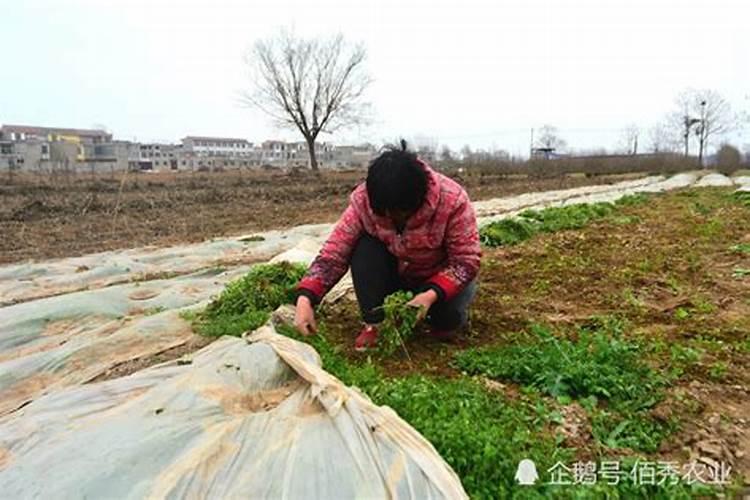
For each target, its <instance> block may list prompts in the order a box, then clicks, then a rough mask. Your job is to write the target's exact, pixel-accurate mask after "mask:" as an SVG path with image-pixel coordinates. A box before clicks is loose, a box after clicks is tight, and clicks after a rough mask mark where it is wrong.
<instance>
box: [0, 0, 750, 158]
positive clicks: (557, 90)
mask: <svg viewBox="0 0 750 500" xmlns="http://www.w3.org/2000/svg"><path fill="white" fill-rule="evenodd" d="M279 27H293V28H294V29H295V31H296V32H297V33H298V34H301V35H318V34H331V33H336V32H341V33H343V34H344V36H345V37H346V38H347V39H349V40H352V41H361V42H364V44H365V46H366V47H367V50H368V60H367V67H368V69H369V71H370V73H371V74H372V76H373V77H374V79H375V82H374V84H373V85H372V87H371V89H370V93H369V96H370V100H371V102H372V103H373V105H374V109H375V111H376V117H377V121H376V123H375V124H374V125H373V126H371V127H369V128H368V129H364V130H350V131H347V132H343V133H340V134H338V135H336V136H334V137H330V136H326V137H325V138H324V140H333V141H334V142H338V143H343V142H360V141H363V140H369V141H372V142H376V143H378V142H382V141H385V140H389V139H392V138H394V137H396V136H406V137H416V136H425V137H433V138H435V140H437V141H438V142H439V143H441V144H443V143H447V144H449V145H450V146H451V147H453V148H455V149H459V148H460V147H461V146H462V145H464V144H470V145H471V146H472V147H474V148H478V147H484V148H487V147H497V148H504V149H506V150H508V151H510V152H511V153H515V154H524V153H526V151H527V150H528V143H529V130H530V128H531V127H540V126H541V125H543V124H545V123H550V124H553V125H556V126H557V127H559V129H560V131H561V133H562V135H563V136H564V138H565V139H566V140H567V142H568V143H569V145H570V146H571V147H574V148H591V147H595V146H603V147H610V148H611V147H614V146H616V145H617V143H618V141H619V139H620V137H621V130H622V129H623V128H625V127H626V126H627V125H628V124H631V123H634V124H637V125H638V126H640V127H642V128H644V129H647V128H648V127H649V126H651V125H652V124H653V123H654V122H656V121H657V120H659V118H661V117H662V116H663V115H664V114H665V113H666V112H668V111H669V110H670V109H671V108H672V105H673V100H674V96H675V94H677V93H678V92H679V91H680V90H682V89H684V88H686V87H698V88H712V89H715V90H717V91H719V92H720V93H722V94H723V95H724V96H725V97H726V98H727V99H728V100H729V101H730V103H731V104H732V106H733V107H734V109H735V110H737V111H750V97H749V96H750V2H748V0H734V1H733V0H679V1H677V0H616V1H615V0H578V1H572V0H502V1H500V0H494V1H477V0H453V1H450V2H448V1H438V0H427V1H415V0H398V1H391V0H379V1H369V2H358V1H351V0H349V1H343V0H341V1H327V0H326V1H309V0H307V1H290V0H271V1H267V0H260V1H259V0H242V1H230V0H208V1H197V0H179V1H167V0H148V1H146V0H141V1H136V0H128V1H124V0H123V1H120V0H96V1H94V0H88V1H85V0H81V1H64V0H47V1H41V0H23V1H10V0H8V1H6V2H3V6H2V8H1V9H0V47H2V49H0V54H2V57H1V61H2V62H1V63H0V82H2V83H0V123H13V124H34V125H46V126H69V127H91V126H92V125H95V124H97V125H98V124H101V125H105V126H106V127H107V128H108V129H109V130H111V131H112V132H113V133H114V134H115V135H116V137H118V138H123V139H138V140H142V141H146V140H157V141H177V140H179V139H180V138H181V137H183V136H185V135H220V136H231V137H246V138H248V139H250V140H251V141H255V142H257V141H260V140H264V139H268V138H287V139H290V138H295V137H296V136H295V135H294V134H293V133H292V132H286V131H282V130H277V129H274V128H273V127H272V126H270V124H269V121H268V119H267V118H266V117H265V116H263V115H262V114H260V113H259V112H258V111H255V110H252V109H247V108H244V107H242V106H240V105H239V104H238V102H237V95H238V93H239V92H240V91H241V90H242V89H243V88H246V87H247V70H246V68H245V66H244V65H243V62H242V61H243V54H244V53H245V52H246V51H247V50H248V48H249V47H250V46H251V45H252V43H253V41H254V40H256V39H257V38H259V37H261V38H265V37H267V36H269V35H270V34H272V33H274V32H275V31H277V29H278V28H279ZM644 140H645V139H644ZM732 140H733V141H735V142H736V143H738V145H741V146H742V145H745V144H750V136H748V127H745V130H744V131H743V132H741V133H736V134H734V136H733V137H732ZM749 147H750V146H749Z"/></svg>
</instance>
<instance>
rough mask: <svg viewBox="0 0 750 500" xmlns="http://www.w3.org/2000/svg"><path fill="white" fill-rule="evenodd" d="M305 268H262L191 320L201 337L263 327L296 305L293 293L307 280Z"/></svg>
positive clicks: (228, 288) (282, 264)
mask: <svg viewBox="0 0 750 500" xmlns="http://www.w3.org/2000/svg"><path fill="white" fill-rule="evenodd" d="M305 271H306V267H305V266H304V265H302V264H296V263H294V264H293V263H289V262H280V263H278V264H259V265H256V266H254V267H253V268H252V269H251V270H250V272H248V273H247V274H246V275H245V276H243V277H242V278H240V279H238V280H235V281H232V282H231V283H229V284H228V285H227V286H226V288H225V289H224V291H222V292H221V295H219V296H218V297H217V298H215V299H214V300H213V301H212V302H211V303H210V304H209V305H208V306H207V307H206V309H204V310H203V311H201V312H199V313H197V314H196V315H194V317H193V318H192V321H193V328H194V329H195V331H197V332H198V333H200V334H202V335H206V336H210V337H218V336H221V335H241V334H242V333H244V332H246V331H248V330H253V329H255V328H258V327H259V326H261V325H263V323H265V322H266V321H268V318H269V317H270V314H271V313H272V312H273V311H274V310H275V309H276V308H277V307H279V306H280V305H282V304H288V303H291V302H293V301H294V293H295V291H294V289H295V286H296V285H297V283H298V282H299V280H300V279H302V277H303V276H304V274H305Z"/></svg>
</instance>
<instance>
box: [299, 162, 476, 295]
mask: <svg viewBox="0 0 750 500" xmlns="http://www.w3.org/2000/svg"><path fill="white" fill-rule="evenodd" d="M419 161H420V164H421V165H422V168H424V170H425V172H426V173H427V193H426V195H425V201H424V203H423V204H422V206H421V207H420V208H419V209H418V210H417V212H416V213H415V214H414V215H412V216H411V217H410V218H409V220H408V222H407V223H406V227H405V228H404V230H403V231H402V233H401V234H400V235H399V234H398V233H397V231H396V227H395V226H394V224H393V222H392V221H391V219H390V218H388V217H382V216H379V215H376V214H375V213H374V212H373V210H372V208H371V207H370V202H369V198H368V196H367V188H366V185H365V183H364V182H363V183H361V184H360V185H359V186H357V187H356V188H355V189H354V191H353V192H352V194H351V197H350V201H349V206H348V207H347V208H346V210H345V211H344V213H343V214H342V215H341V218H340V219H339V221H338V222H337V223H336V226H335V227H334V229H333V232H332V233H331V235H330V236H329V237H328V240H327V241H326V242H325V243H324V244H323V248H322V249H321V251H320V253H319V254H318V256H317V257H316V258H315V260H314V261H313V263H312V264H311V266H310V269H309V270H308V272H307V274H306V276H305V277H304V278H303V279H302V281H300V283H299V285H298V289H299V290H304V291H307V292H310V293H312V294H313V296H314V298H316V299H317V301H320V299H322V298H323V296H324V295H325V294H326V293H327V292H328V291H329V290H330V289H331V288H332V287H333V286H334V285H335V284H336V283H337V282H338V281H339V280H340V279H341V277H342V276H343V275H344V274H346V271H347V269H348V267H349V259H350V257H351V254H352V251H353V249H354V246H355V244H356V243H357V240H358V239H359V237H360V236H361V235H362V234H363V233H367V234H370V235H372V236H374V237H376V238H378V239H379V240H380V241H382V242H383V243H385V245H386V247H387V248H388V251H389V252H391V253H392V254H393V255H394V256H396V258H397V259H398V270H399V274H400V276H401V278H402V279H403V281H404V282H405V283H406V284H409V285H410V286H418V285H424V286H425V287H431V285H432V286H434V287H437V288H438V289H439V290H440V291H441V292H442V293H439V295H440V296H441V298H442V299H443V300H450V299H451V298H453V297H455V296H456V295H457V294H458V293H459V292H460V291H461V289H462V288H463V287H464V286H466V285H467V284H469V283H470V282H471V281H472V280H473V279H474V278H475V277H476V275H477V272H478V271H479V261H480V257H481V249H480V246H479V232H478V230H477V221H476V216H475V215H474V208H473V207H472V205H471V202H470V201H469V196H468V195H467V194H466V191H465V190H464V189H463V188H462V187H461V186H460V185H459V184H458V183H457V182H455V181H454V180H452V179H450V178H448V177H446V176H444V175H442V174H440V173H439V172H435V171H434V170H432V168H430V167H429V166H428V165H427V164H426V163H424V162H423V161H421V160H419Z"/></svg>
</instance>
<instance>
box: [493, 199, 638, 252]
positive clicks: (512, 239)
mask: <svg viewBox="0 0 750 500" xmlns="http://www.w3.org/2000/svg"><path fill="white" fill-rule="evenodd" d="M639 201H640V199H639ZM633 203H636V201H629V202H623V203H621V204H633ZM615 209H616V207H615V205H613V204H612V203H583V204H580V205H568V206H564V207H548V208H545V209H542V210H524V211H523V212H521V213H520V214H519V215H518V217H513V218H509V219H503V220H499V221H497V222H493V223H491V224H488V225H486V226H484V227H483V228H482V229H481V230H480V231H479V237H480V239H481V241H482V243H483V244H485V245H486V246H495V247H496V246H512V245H517V244H518V243H521V242H522V241H525V240H528V239H529V238H531V237H532V236H534V235H536V234H538V233H554V232H557V231H565V230H568V229H580V228H582V227H584V226H585V225H586V224H588V223H589V222H591V221H592V220H595V219H600V218H602V217H605V216H607V215H609V214H611V213H612V212H614V211H615Z"/></svg>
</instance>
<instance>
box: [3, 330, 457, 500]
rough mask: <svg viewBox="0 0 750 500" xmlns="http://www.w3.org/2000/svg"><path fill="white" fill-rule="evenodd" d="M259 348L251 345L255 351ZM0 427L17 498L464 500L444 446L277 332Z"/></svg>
mask: <svg viewBox="0 0 750 500" xmlns="http://www.w3.org/2000/svg"><path fill="white" fill-rule="evenodd" d="M248 341H249V342H250V344H249V345H248ZM248 341H246V340H244V339H238V338H226V337H225V338H222V339H221V340H219V341H217V342H215V343H213V344H211V345H209V346H208V347H206V348H204V349H203V350H201V351H199V352H197V353H195V354H194V356H193V357H192V360H191V362H190V363H189V364H185V362H183V363H179V362H171V363H167V364H164V365H161V366H158V367H153V368H150V369H146V370H143V371H141V372H138V373H136V374H134V375H131V376H129V377H124V378H121V379H115V380H111V381H107V382H102V383H98V384H91V385H86V386H79V387H71V388H68V389H65V390H62V391H58V392H56V393H54V394H50V395H48V396H45V397H43V398H41V399H39V400H37V401H35V402H33V403H31V404H30V405H28V406H26V407H25V408H23V409H22V410H19V411H18V412H16V413H14V414H12V415H10V416H8V417H5V418H3V419H0V495H2V496H3V497H7V498H61V499H65V498H152V497H153V498H166V497H169V498H185V497H188V498H240V497H241V498H274V499H284V498H288V499H297V498H300V499H302V498H325V499H335V498H342V499H344V498H345V499H349V498H414V499H433V498H434V499H438V498H449V499H461V498H467V496H466V493H465V492H464V490H463V487H462V486H461V483H460V480H459V478H458V477H457V475H456V474H455V472H453V470H452V469H451V468H450V467H449V466H448V465H447V464H446V463H445V462H444V461H443V459H442V458H441V457H440V456H439V455H438V453H437V452H436V451H435V449H434V448H433V446H432V445H431V444H430V443H429V442H428V441H427V440H425V439H424V438H423V437H422V436H421V435H420V434H419V433H418V432H416V431H415V430H414V429H413V428H412V427H410V426H409V425H408V424H407V423H405V422H404V421H403V420H401V419H400V418H399V417H398V416H397V415H396V414H395V412H393V411H392V410H391V409H389V408H387V407H377V406H375V405H374V404H372V403H371V402H370V401H369V400H368V399H367V398H366V397H364V396H362V395H361V394H360V393H359V392H358V391H356V390H355V389H351V388H348V387H346V386H344V385H343V384H342V383H341V382H340V381H339V380H337V379H336V378H334V377H333V376H331V375H330V374H328V373H327V372H325V371H324V370H323V369H322V368H321V367H320V359H319V357H318V356H317V353H315V351H314V350H313V349H312V348H311V347H309V346H307V345H306V344H303V343H300V342H297V341H294V340H292V339H289V338H287V337H283V336H281V335H278V334H276V333H275V332H274V331H273V328H272V327H271V326H270V325H267V326H265V327H262V328H261V329H259V330H257V331H256V332H255V333H254V334H253V335H251V336H250V337H249V338H248Z"/></svg>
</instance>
